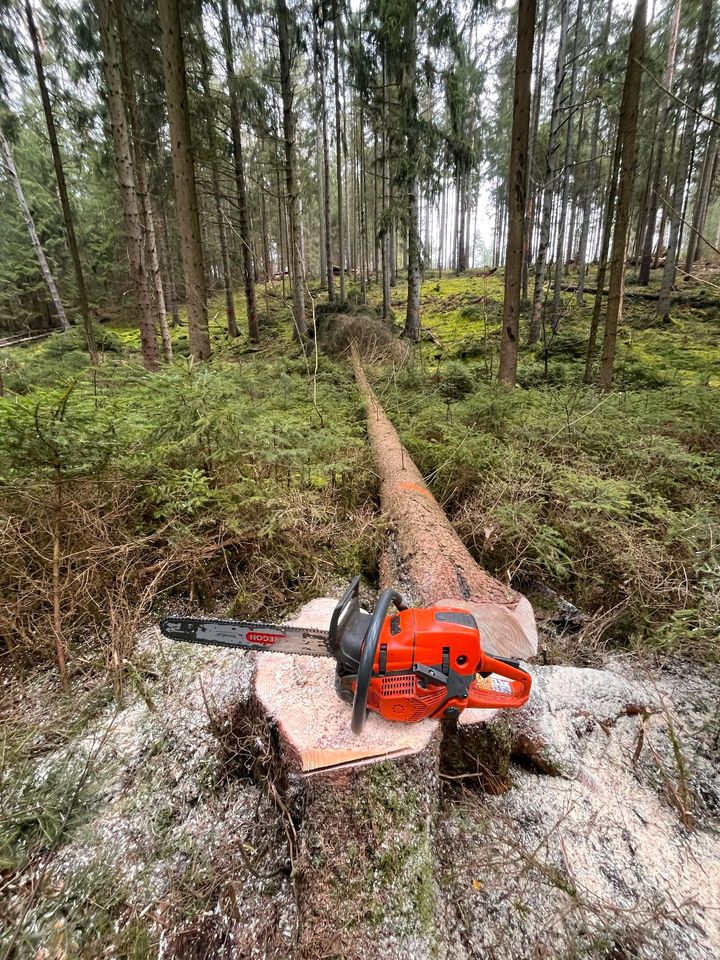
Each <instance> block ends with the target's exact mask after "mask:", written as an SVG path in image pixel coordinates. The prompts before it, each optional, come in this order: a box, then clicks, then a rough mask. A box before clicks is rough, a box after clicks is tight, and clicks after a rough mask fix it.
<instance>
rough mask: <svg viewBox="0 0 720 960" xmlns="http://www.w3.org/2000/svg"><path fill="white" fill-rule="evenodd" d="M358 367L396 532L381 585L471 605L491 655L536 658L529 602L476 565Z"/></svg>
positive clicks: (425, 601)
mask: <svg viewBox="0 0 720 960" xmlns="http://www.w3.org/2000/svg"><path fill="white" fill-rule="evenodd" d="M354 366H355V377H356V379H357V383H358V387H359V388H360V393H361V394H362V396H363V399H364V400H365V405H366V407H367V419H368V436H369V438H370V446H371V448H372V451H373V456H374V458H375V464H376V467H377V470H378V473H379V475H380V504H381V507H382V512H383V514H384V515H385V516H386V517H387V519H388V520H389V521H390V523H391V524H392V528H393V533H392V540H391V545H390V548H389V550H388V553H387V555H386V559H385V563H384V570H383V571H382V574H381V579H382V580H384V581H386V583H385V585H386V586H395V587H396V588H398V589H400V590H401V591H402V592H404V593H405V594H406V595H407V599H409V600H410V601H412V602H413V603H415V604H419V605H425V606H427V605H430V604H433V603H438V602H445V601H451V602H453V603H455V602H458V601H460V602H463V603H466V604H467V606H468V608H469V609H470V610H471V611H472V613H473V615H474V616H475V619H476V621H477V623H478V626H479V628H480V638H481V642H482V644H483V647H484V648H485V649H486V650H487V651H488V652H489V653H495V654H499V655H500V656H512V657H525V658H527V657H532V656H534V655H535V654H536V653H537V628H536V626H535V616H534V614H533V611H532V607H531V606H530V603H529V602H528V601H527V599H526V598H525V597H523V596H521V595H520V594H519V593H516V592H515V591H514V590H513V589H511V588H510V587H509V586H507V585H506V584H504V583H500V581H499V580H496V579H495V578H494V577H491V576H490V574H488V573H486V572H485V571H484V570H482V569H481V568H480V567H479V566H478V565H477V563H475V561H474V560H473V558H472V557H471V556H470V554H469V553H468V551H467V549H466V547H465V546H464V544H463V543H462V541H461V540H460V537H459V536H458V535H457V533H456V532H455V530H454V529H453V526H452V524H451V523H450V521H449V520H448V519H447V517H446V516H445V513H444V512H443V510H442V508H441V507H440V505H439V504H438V503H437V501H436V500H435V498H434V497H433V495H432V494H431V493H430V491H429V489H428V487H427V485H426V483H425V481H424V480H423V478H422V476H421V474H420V471H419V470H418V468H417V467H416V466H415V464H414V463H413V461H412V459H411V457H410V455H409V454H408V452H407V450H406V449H405V448H404V447H403V445H402V443H401V442H400V438H399V437H398V435H397V432H396V430H395V428H394V427H393V425H392V424H391V423H390V421H389V420H388V418H387V417H386V416H385V412H384V411H383V409H382V407H381V406H380V404H379V403H378V400H377V397H376V396H375V393H374V392H373V389H372V387H371V386H370V384H369V383H368V381H367V378H366V377H365V374H364V372H363V369H362V364H361V363H360V360H359V358H358V357H357V355H355V357H354Z"/></svg>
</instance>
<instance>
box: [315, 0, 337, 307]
mask: <svg viewBox="0 0 720 960" xmlns="http://www.w3.org/2000/svg"><path fill="white" fill-rule="evenodd" d="M321 11H322V7H321V5H320V4H319V3H315V4H313V18H314V19H313V30H314V31H315V33H314V39H315V65H316V70H317V78H318V101H319V102H318V109H319V111H320V128H319V131H318V132H319V134H320V139H321V142H322V169H321V183H322V190H321V194H322V207H321V211H320V216H321V221H322V227H323V230H322V234H323V236H322V241H323V244H324V254H323V260H324V265H325V282H326V284H327V291H328V300H329V301H330V303H333V302H334V301H335V281H334V277H333V261H332V220H331V217H330V146H329V142H328V119H327V87H326V83H325V20H324V19H323V17H322V16H321Z"/></svg>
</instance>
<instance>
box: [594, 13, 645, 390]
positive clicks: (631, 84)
mask: <svg viewBox="0 0 720 960" xmlns="http://www.w3.org/2000/svg"><path fill="white" fill-rule="evenodd" d="M646 16H647V0H637V5H636V7H635V16H634V17H633V24H632V31H631V33H630V49H629V51H628V60H627V70H626V73H625V85H624V87H623V96H622V104H621V106H620V123H619V125H618V141H619V142H620V143H621V148H620V183H619V185H618V204H617V212H616V216H615V228H614V230H613V241H612V254H611V258H610V283H609V285H608V301H607V314H606V318H605V336H604V338H603V349H602V358H601V360H600V372H599V375H598V386H599V387H600V389H601V390H610V389H611V387H612V382H613V367H614V364H615V344H616V341H617V331H618V325H619V323H620V320H621V318H622V307H623V284H624V280H625V252H626V249H627V238H628V227H629V225H630V211H631V208H632V199H633V184H634V182H635V159H636V150H635V141H636V137H637V121H638V108H639V106H640V81H641V79H642V75H641V69H642V60H643V56H644V53H645V20H646Z"/></svg>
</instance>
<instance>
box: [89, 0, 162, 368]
mask: <svg viewBox="0 0 720 960" xmlns="http://www.w3.org/2000/svg"><path fill="white" fill-rule="evenodd" d="M96 10H97V14H98V20H99V23H100V38H101V44H102V49H103V70H104V74H105V86H106V89H107V101H108V114H109V117H110V128H111V132H112V140H113V151H114V153H115V164H116V167H117V174H118V182H119V184H120V202H121V206H122V211H123V223H124V226H125V237H126V240H127V250H128V260H129V261H130V270H131V273H132V278H133V286H134V288H135V297H136V300H137V306H138V311H139V314H140V342H141V345H142V355H143V363H144V364H145V367H146V368H147V369H148V370H157V368H158V366H159V362H160V356H159V353H158V345H157V335H156V330H155V320H156V317H155V312H154V309H153V296H152V287H151V278H150V277H149V276H148V273H147V269H146V265H145V252H144V244H143V213H142V209H141V205H140V200H139V198H138V194H137V187H136V184H135V172H134V169H133V160H132V146H131V138H130V130H129V126H128V118H127V114H126V112H125V103H124V99H123V84H122V67H121V55H120V40H119V37H118V28H117V17H118V11H117V8H116V7H115V6H114V4H113V0H96Z"/></svg>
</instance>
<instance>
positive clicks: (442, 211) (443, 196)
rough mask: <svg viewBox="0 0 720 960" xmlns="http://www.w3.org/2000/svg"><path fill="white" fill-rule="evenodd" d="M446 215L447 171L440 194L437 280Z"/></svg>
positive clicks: (440, 276) (439, 270) (441, 259)
mask: <svg viewBox="0 0 720 960" xmlns="http://www.w3.org/2000/svg"><path fill="white" fill-rule="evenodd" d="M446 217H447V173H444V174H443V182H442V192H441V195H440V237H439V239H438V260H437V264H438V280H441V279H442V271H443V255H444V253H445V232H446V231H445V220H446Z"/></svg>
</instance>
